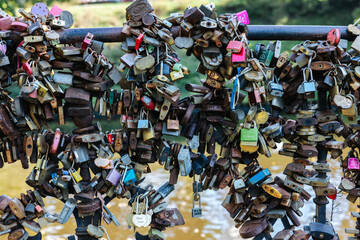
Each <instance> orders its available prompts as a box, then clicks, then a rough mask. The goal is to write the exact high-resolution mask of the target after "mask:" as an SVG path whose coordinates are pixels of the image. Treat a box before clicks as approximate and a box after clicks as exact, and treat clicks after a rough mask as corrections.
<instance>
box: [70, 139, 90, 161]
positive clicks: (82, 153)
mask: <svg viewBox="0 0 360 240" xmlns="http://www.w3.org/2000/svg"><path fill="white" fill-rule="evenodd" d="M73 153H74V155H75V161H76V163H83V162H87V161H89V160H90V156H89V151H88V148H87V146H85V145H82V144H79V145H78V146H77V147H76V148H75V149H74V150H73Z"/></svg>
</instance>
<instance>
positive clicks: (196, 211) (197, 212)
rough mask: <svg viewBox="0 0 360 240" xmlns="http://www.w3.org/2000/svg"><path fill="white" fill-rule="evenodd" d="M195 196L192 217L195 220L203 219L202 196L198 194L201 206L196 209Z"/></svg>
mask: <svg viewBox="0 0 360 240" xmlns="http://www.w3.org/2000/svg"><path fill="white" fill-rule="evenodd" d="M195 195H196V193H194V195H193V207H192V217H193V218H199V217H202V209H201V196H200V194H197V197H198V202H199V205H198V206H197V207H195Z"/></svg>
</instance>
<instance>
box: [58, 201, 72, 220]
mask: <svg viewBox="0 0 360 240" xmlns="http://www.w3.org/2000/svg"><path fill="white" fill-rule="evenodd" d="M75 207H76V200H75V199H73V198H69V199H68V200H67V201H66V202H65V205H64V207H63V209H62V210H61V212H60V215H59V217H58V220H57V221H58V222H59V223H61V224H65V223H66V222H67V221H68V220H69V219H70V217H71V215H72V214H73V212H74V209H75Z"/></svg>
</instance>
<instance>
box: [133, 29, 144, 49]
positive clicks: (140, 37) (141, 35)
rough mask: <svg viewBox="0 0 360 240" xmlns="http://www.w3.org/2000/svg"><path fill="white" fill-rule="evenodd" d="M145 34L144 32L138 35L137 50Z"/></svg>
mask: <svg viewBox="0 0 360 240" xmlns="http://www.w3.org/2000/svg"><path fill="white" fill-rule="evenodd" d="M144 36H145V34H144V33H142V34H140V35H139V36H138V37H137V39H136V41H135V50H139V48H140V45H141V43H142V40H143V39H144Z"/></svg>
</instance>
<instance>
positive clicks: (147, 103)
mask: <svg viewBox="0 0 360 240" xmlns="http://www.w3.org/2000/svg"><path fill="white" fill-rule="evenodd" d="M141 102H142V103H143V104H144V105H145V107H146V108H147V109H149V110H150V111H152V110H154V109H155V103H154V102H153V100H152V99H151V98H150V97H148V96H143V97H142V98H141Z"/></svg>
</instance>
